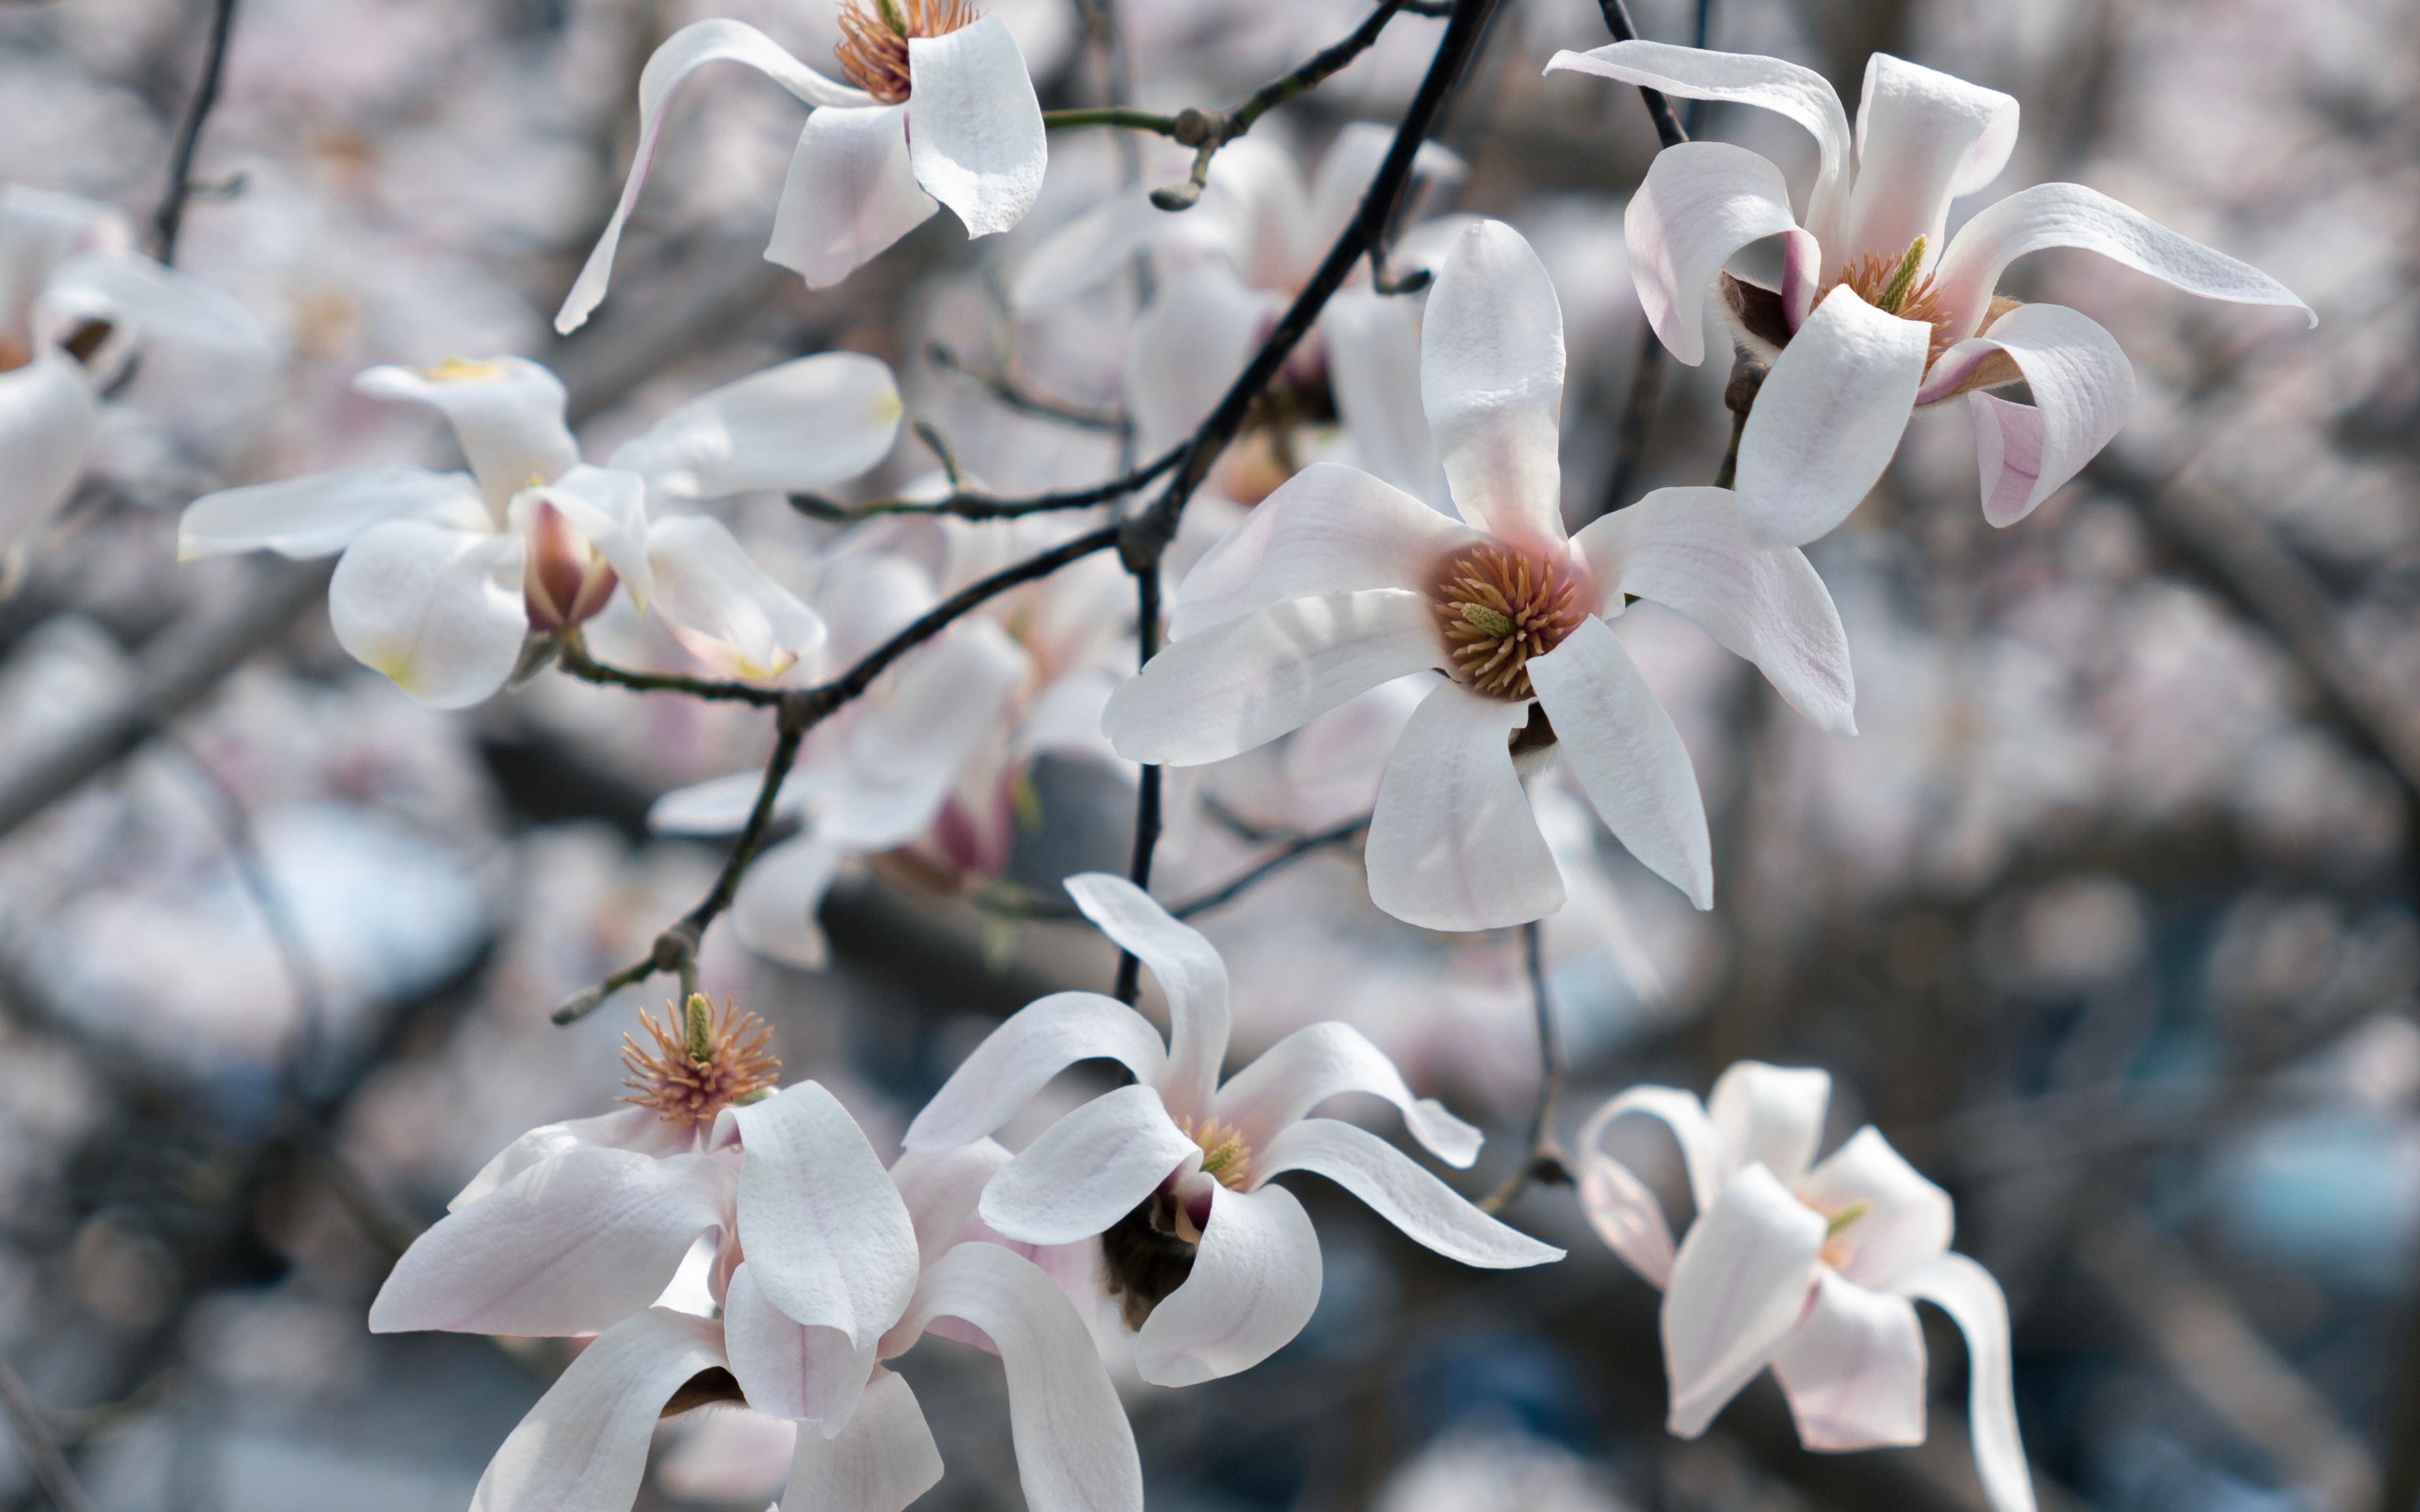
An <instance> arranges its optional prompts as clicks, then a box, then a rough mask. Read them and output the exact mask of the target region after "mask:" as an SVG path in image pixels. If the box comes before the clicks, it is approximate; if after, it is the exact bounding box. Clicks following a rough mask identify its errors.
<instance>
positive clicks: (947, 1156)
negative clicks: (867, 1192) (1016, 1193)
mask: <svg viewBox="0 0 2420 1512" xmlns="http://www.w3.org/2000/svg"><path fill="white" fill-rule="evenodd" d="M1118 1006H1119V1007H1121V1008H1123V1007H1125V1004H1123V1003H1121V1004H1119V1005H1118ZM1010 1159H1011V1156H1010V1155H1009V1152H1008V1151H1007V1149H1004V1148H1002V1147H1001V1143H1000V1141H998V1140H996V1139H978V1140H976V1141H975V1142H974V1143H972V1144H970V1145H957V1146H954V1147H953V1148H951V1149H936V1150H929V1151H927V1150H916V1149H910V1150H908V1151H907V1153H906V1154H904V1155H901V1156H900V1157H899V1158H898V1159H897V1160H895V1161H892V1163H891V1181H892V1185H893V1186H896V1187H897V1188H898V1189H899V1200H900V1201H902V1202H904V1203H906V1204H907V1216H908V1218H909V1219H910V1220H911V1221H913V1222H914V1224H915V1225H916V1253H917V1254H918V1255H919V1256H921V1257H923V1264H925V1265H930V1264H932V1263H933V1262H934V1261H935V1260H938V1259H939V1258H940V1257H942V1256H943V1255H944V1254H947V1253H948V1252H949V1250H950V1249H951V1247H952V1246H954V1245H955V1244H956V1243H957V1242H958V1241H959V1239H960V1237H961V1236H963V1235H964V1234H965V1233H966V1230H967V1227H968V1225H969V1224H970V1223H975V1222H979V1221H980V1220H978V1219H976V1217H975V1204H976V1203H977V1202H979V1201H981V1200H982V1198H983V1189H984V1187H985V1184H986V1183H987V1182H989V1181H990V1180H991V1179H992V1178H993V1177H995V1176H997V1175H999V1174H1000V1169H1001V1166H1003V1165H1007V1164H1008V1163H1009V1160H1010Z"/></svg>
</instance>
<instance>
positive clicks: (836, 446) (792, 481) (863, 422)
mask: <svg viewBox="0 0 2420 1512" xmlns="http://www.w3.org/2000/svg"><path fill="white" fill-rule="evenodd" d="M900 412H901V406H900V402H899V385H898V383H897V382H896V381H895V380H893V378H892V376H891V365H890V364H889V363H885V362H883V361H882V360H881V359H879V358H875V357H867V356H865V355H864V354H862V353H860V352H819V353H817V354H816V355H814V356H813V357H801V358H799V360H798V361H796V362H791V363H782V364H780V365H779V366H776V367H768V368H767V369H765V370H764V371H763V372H761V373H751V374H750V375H748V376H747V377H746V378H741V379H739V380H738V381H737V382H736V383H726V384H724V385H723V386H722V387H721V388H719V389H714V390H711V391H709V392H707V393H702V394H700V395H698V396H697V397H696V398H694V399H691V400H690V402H689V403H687V404H685V405H682V406H681V407H680V408H679V409H675V410H674V411H672V413H670V414H668V415H666V416H664V418H663V419H661V420H659V421H657V422H656V423H655V424H652V425H650V426H648V427H647V428H646V430H645V431H644V432H642V433H641V434H639V435H637V436H634V437H632V438H631V439H630V440H628V441H625V442H623V443H622V445H621V446H619V447H617V448H616V449H615V450H614V453H613V466H615V467H617V468H627V469H628V470H629V471H633V472H637V473H640V474H642V475H643V476H644V477H645V478H646V479H647V481H648V482H650V483H652V484H654V485H655V486H657V487H659V488H661V489H663V490H664V491H665V492H667V493H675V494H681V495H684V496H686V497H688V498H691V499H720V498H721V497H722V496H723V495H725V494H735V493H747V492H749V491H751V490H752V489H757V488H778V489H796V488H820V487H823V486H826V485H828V484H833V483H838V482H840V481H842V480H843V479H845V478H853V477H856V476H857V475H858V474H859V473H861V472H863V471H866V470H867V469H869V468H871V467H873V466H874V465H875V464H876V463H877V462H879V461H881V460H882V459H883V457H884V456H885V455H888V454H889V453H890V451H891V445H892V441H894V440H897V439H898V436H899V416H900Z"/></svg>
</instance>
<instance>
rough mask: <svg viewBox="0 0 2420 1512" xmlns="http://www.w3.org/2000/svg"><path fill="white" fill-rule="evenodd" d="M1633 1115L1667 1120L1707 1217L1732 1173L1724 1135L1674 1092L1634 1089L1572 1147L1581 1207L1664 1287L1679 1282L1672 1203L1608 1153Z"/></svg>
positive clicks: (1596, 1116) (1584, 1128)
mask: <svg viewBox="0 0 2420 1512" xmlns="http://www.w3.org/2000/svg"><path fill="white" fill-rule="evenodd" d="M1627 1113H1644V1114H1647V1115H1648V1116H1650V1117H1651V1118H1657V1119H1663V1120H1664V1122H1665V1123H1666V1125H1668V1127H1669V1128H1670V1129H1671V1131H1672V1137H1673V1138H1674V1139H1675V1140H1676V1141H1678V1142H1679V1144H1680V1147H1681V1163H1682V1165H1683V1168H1685V1169H1686V1171H1687V1172H1688V1177H1689V1193H1690V1196H1691V1198H1692V1200H1694V1201H1695V1202H1696V1204H1697V1207H1698V1211H1700V1212H1702V1211H1705V1210H1706V1209H1708V1208H1711V1207H1713V1206H1714V1200H1715V1198H1716V1197H1718V1196H1720V1195H1721V1193H1722V1185H1723V1181H1724V1180H1725V1179H1726V1178H1727V1177H1728V1175H1729V1170H1728V1168H1727V1167H1726V1165H1724V1162H1723V1145H1722V1136H1721V1135H1719V1134H1715V1133H1714V1123H1713V1121H1712V1120H1711V1119H1708V1118H1707V1117H1706V1110H1705V1108H1704V1107H1703V1106H1702V1105H1701V1104H1700V1103H1699V1102H1698V1100H1697V1098H1695V1097H1694V1096H1692V1095H1690V1094H1689V1093H1687V1092H1683V1091H1682V1090H1680V1089H1679V1088H1671V1087H1634V1088H1630V1089H1629V1090H1628V1091H1626V1092H1623V1093H1622V1094H1621V1096H1619V1097H1616V1098H1614V1099H1613V1100H1612V1101H1611V1102H1609V1103H1606V1104H1605V1106H1603V1107H1601V1108H1599V1109H1597V1110H1596V1112H1595V1113H1593V1114H1591V1115H1590V1117H1589V1120H1588V1122H1587V1123H1585V1124H1583V1125H1581V1126H1580V1134H1579V1138H1578V1140H1577V1141H1576V1142H1575V1144H1574V1146H1573V1147H1572V1148H1573V1149H1575V1150H1576V1151H1578V1155H1579V1162H1580V1208H1581V1211H1584V1212H1586V1213H1587V1214H1588V1219H1589V1222H1590V1224H1592V1225H1594V1226H1595V1227H1596V1231H1597V1233H1598V1235H1599V1236H1600V1237H1601V1238H1603V1239H1604V1240H1605V1242H1606V1244H1607V1245H1609V1246H1610V1247H1611V1248H1612V1250H1613V1252H1614V1253H1615V1254H1616V1255H1619V1256H1621V1257H1622V1259H1623V1260H1625V1261H1627V1262H1628V1263H1629V1266H1630V1268H1631V1269H1632V1270H1634V1271H1636V1272H1637V1273H1639V1274H1640V1275H1641V1276H1643V1277H1645V1278H1646V1279H1647V1281H1648V1282H1649V1283H1650V1284H1652V1285H1653V1286H1657V1287H1662V1286H1665V1285H1668V1283H1669V1282H1670V1281H1671V1279H1672V1258H1673V1249H1672V1225H1671V1221H1670V1220H1669V1219H1668V1218H1666V1217H1665V1215H1664V1205H1663V1203H1662V1202H1660V1201H1658V1200H1657V1199H1656V1196H1655V1194H1654V1193H1652V1192H1651V1191H1649V1190H1648V1189H1647V1185H1646V1183H1645V1182H1643V1181H1641V1180H1638V1178H1637V1176H1636V1175H1634V1174H1633V1173H1632V1172H1631V1169H1630V1167H1628V1166H1627V1165H1622V1164H1621V1162H1620V1161H1618V1160H1615V1159H1614V1158H1613V1157H1612V1156H1610V1155H1608V1154H1606V1152H1605V1143H1604V1136H1605V1130H1606V1126H1607V1125H1609V1124H1611V1123H1612V1122H1613V1120H1614V1119H1619V1118H1621V1116H1622V1115H1624V1114H1627Z"/></svg>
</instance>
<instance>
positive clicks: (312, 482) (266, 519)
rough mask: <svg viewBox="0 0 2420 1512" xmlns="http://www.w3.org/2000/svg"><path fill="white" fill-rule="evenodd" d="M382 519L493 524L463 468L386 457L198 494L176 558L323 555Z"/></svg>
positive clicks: (482, 527) (180, 532) (463, 527)
mask: <svg viewBox="0 0 2420 1512" xmlns="http://www.w3.org/2000/svg"><path fill="white" fill-rule="evenodd" d="M13 376H14V375H11V377H13ZM6 382H7V379H5V378H0V384H5V383H6ZM0 405H5V400H0ZM0 444H5V442H0ZM390 519H418V520H427V522H429V523H430V524H432V525H446V526H451V527H452V528H454V529H455V530H458V531H488V530H492V529H493V528H494V523H493V518H492V517H490V516H489V513H488V506H487V504H486V503H485V502H483V501H481V500H480V498H479V490H478V487H477V486H476V485H474V484H473V483H472V481H471V478H470V476H469V474H467V473H461V472H431V471H427V469H425V468H414V467H405V466H403V465H402V464H401V463H392V462H391V463H386V464H383V465H380V466H377V467H365V468H342V469H339V470H338V471H334V472H317V473H313V474H312V475H311V476H309V477H305V478H287V479H283V480H281V481H279V482H277V483H262V484H255V485H253V486H250V487H244V488H222V489H220V490H219V491H218V492H217V493H214V494H206V495H204V496H203V497H201V498H199V499H196V500H194V501H193V502H192V503H191V504H188V505H186V506H185V513H184V514H183V516H182V517H179V518H178V521H177V560H178V561H179V562H197V561H199V560H201V559H202V558H204V557H215V556H225V555H226V554H227V553H229V552H234V551H274V552H276V553H277V554H278V555H280V556H284V557H292V558H294V559H296V560H297V561H302V560H306V559H308V558H311V557H324V556H327V555H329V554H330V553H332V552H336V551H341V550H343V549H344V548H347V547H349V546H350V545H352V543H353V538H354V537H355V536H357V535H359V534H361V533H362V532H364V531H365V530H368V529H369V528H370V527H371V526H373V525H377V524H380V523H381V522H383V521H386V520H390Z"/></svg>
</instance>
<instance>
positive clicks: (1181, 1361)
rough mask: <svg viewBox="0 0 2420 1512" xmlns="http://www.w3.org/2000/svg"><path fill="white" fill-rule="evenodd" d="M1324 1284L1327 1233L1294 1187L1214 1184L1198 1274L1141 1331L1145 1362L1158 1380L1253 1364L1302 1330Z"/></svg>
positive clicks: (1177, 1382)
mask: <svg viewBox="0 0 2420 1512" xmlns="http://www.w3.org/2000/svg"><path fill="white" fill-rule="evenodd" d="M1319 1286H1320V1259H1319V1234H1318V1232H1317V1231H1316V1230H1314V1229H1313V1228H1312V1227H1311V1214H1309V1213H1307V1212H1305V1211H1302V1204H1301V1203H1300V1202H1298V1201H1296V1200H1295V1195H1294V1194H1293V1193H1291V1192H1289V1191H1287V1190H1286V1189H1285V1188H1284V1187H1281V1186H1264V1187H1262V1188H1261V1189H1260V1190H1259V1191H1257V1192H1234V1191H1230V1190H1229V1189H1227V1188H1226V1187H1223V1186H1217V1185H1214V1186H1212V1187H1211V1189H1210V1221H1209V1222H1208V1223H1207V1224H1206V1225H1204V1226H1203V1227H1202V1245H1201V1248H1200V1249H1199V1250H1198V1251H1196V1252H1195V1254H1194V1257H1193V1273H1192V1274H1191V1275H1189V1276H1187V1278H1186V1281H1185V1284H1184V1285H1183V1286H1181V1287H1178V1288H1176V1289H1175V1290H1174V1291H1171V1292H1170V1293H1169V1294H1168V1296H1167V1297H1166V1298H1164V1299H1162V1300H1161V1302H1160V1304H1159V1305H1158V1306H1157V1307H1155V1308H1153V1309H1152V1314H1151V1317H1150V1318H1149V1319H1146V1320H1145V1321H1144V1323H1143V1325H1142V1330H1141V1332H1140V1333H1139V1334H1138V1335H1135V1369H1136V1371H1137V1372H1138V1373H1139V1374H1140V1375H1141V1377H1142V1379H1143V1380H1145V1381H1150V1382H1151V1383H1152V1384H1153V1385H1156V1386H1195V1385H1199V1384H1201V1383H1202V1381H1216V1380H1218V1378H1219V1377H1220V1376H1232V1375H1233V1374H1234V1373H1235V1372H1236V1371H1238V1370H1249V1369H1250V1368H1251V1367H1252V1366H1253V1365H1258V1364H1260V1363H1261V1362H1262V1361H1263V1360H1265V1359H1267V1358H1268V1357H1269V1356H1270V1355H1272V1354H1275V1353H1276V1352H1277V1351H1278V1350H1280V1349H1283V1348H1284V1347H1285V1346H1286V1345H1287V1344H1288V1343H1290V1342H1292V1340H1293V1338H1294V1336H1295V1335H1297V1334H1299V1333H1301V1332H1302V1325H1303V1324H1305V1323H1307V1322H1309V1321H1311V1312H1312V1310H1313V1309H1315V1308H1316V1307H1318V1305H1319Z"/></svg>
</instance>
